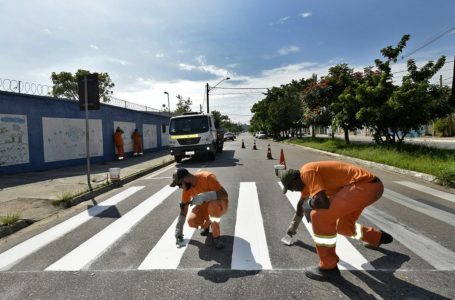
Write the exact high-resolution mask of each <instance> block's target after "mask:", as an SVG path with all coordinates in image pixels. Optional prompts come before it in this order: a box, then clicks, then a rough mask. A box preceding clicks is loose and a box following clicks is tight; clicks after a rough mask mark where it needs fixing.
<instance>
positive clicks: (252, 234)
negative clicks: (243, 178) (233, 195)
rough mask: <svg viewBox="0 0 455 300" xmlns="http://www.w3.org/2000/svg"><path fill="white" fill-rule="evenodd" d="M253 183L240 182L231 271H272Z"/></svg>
mask: <svg viewBox="0 0 455 300" xmlns="http://www.w3.org/2000/svg"><path fill="white" fill-rule="evenodd" d="M263 224H264V223H263V220H262V214H261V208H260V206H259V198H258V194H257V189H256V183H254V182H241V183H240V190H239V199H238V206H237V219H236V223H235V234H234V246H233V251H232V261H231V269H234V270H267V269H272V263H271V262H270V256H269V250H268V246H267V240H266V236H265V231H264V226H263Z"/></svg>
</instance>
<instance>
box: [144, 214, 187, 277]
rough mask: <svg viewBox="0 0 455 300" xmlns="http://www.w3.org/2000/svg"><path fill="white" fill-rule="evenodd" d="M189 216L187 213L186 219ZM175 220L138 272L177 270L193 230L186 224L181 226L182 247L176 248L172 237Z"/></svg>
mask: <svg viewBox="0 0 455 300" xmlns="http://www.w3.org/2000/svg"><path fill="white" fill-rule="evenodd" d="M189 215H190V214H189V213H188V214H187V218H188V217H189ZM177 220H178V217H177V218H176V219H175V220H174V222H173V223H172V225H171V226H170V227H169V228H168V230H167V231H166V232H165V233H164V235H163V236H162V237H161V239H160V240H159V241H158V243H157V244H156V245H155V247H153V249H152V250H151V251H150V253H149V254H148V255H147V257H146V258H145V259H144V261H143V262H142V263H141V264H140V266H139V267H138V270H164V269H165V270H169V269H172V270H174V269H177V268H178V266H179V264H180V260H181V259H182V256H183V253H184V252H185V249H186V246H187V245H188V243H189V242H190V240H191V237H192V236H193V233H194V231H195V228H191V227H190V226H188V223H187V222H185V226H183V237H184V239H183V242H184V247H181V248H178V247H177V245H176V243H175V241H176V240H175V236H174V234H175V226H176V225H177ZM185 237H186V238H185Z"/></svg>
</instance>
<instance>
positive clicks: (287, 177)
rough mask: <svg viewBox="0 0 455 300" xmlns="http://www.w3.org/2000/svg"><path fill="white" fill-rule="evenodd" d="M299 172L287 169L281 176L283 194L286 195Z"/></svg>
mask: <svg viewBox="0 0 455 300" xmlns="http://www.w3.org/2000/svg"><path fill="white" fill-rule="evenodd" d="M299 176H300V172H299V171H298V170H293V169H289V170H287V171H285V172H284V173H283V176H281V183H282V184H283V194H286V192H287V191H288V190H290V189H291V186H292V182H293V181H294V180H295V179H297V178H299Z"/></svg>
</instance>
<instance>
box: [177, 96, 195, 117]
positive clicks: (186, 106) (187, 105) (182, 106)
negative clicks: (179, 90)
mask: <svg viewBox="0 0 455 300" xmlns="http://www.w3.org/2000/svg"><path fill="white" fill-rule="evenodd" d="M176 97H177V99H178V100H179V102H178V103H177V109H176V110H175V112H176V113H180V114H181V113H186V112H190V111H191V105H192V104H193V102H192V101H191V100H190V98H189V97H188V99H186V100H185V99H184V98H183V96H181V95H177V96H176Z"/></svg>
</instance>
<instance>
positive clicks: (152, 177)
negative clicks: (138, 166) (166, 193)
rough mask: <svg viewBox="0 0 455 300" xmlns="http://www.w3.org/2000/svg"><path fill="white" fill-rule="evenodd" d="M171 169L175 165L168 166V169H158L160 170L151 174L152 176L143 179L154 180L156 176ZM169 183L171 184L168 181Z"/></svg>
mask: <svg viewBox="0 0 455 300" xmlns="http://www.w3.org/2000/svg"><path fill="white" fill-rule="evenodd" d="M172 168H175V164H172V165H170V166H168V167H165V168H162V169H160V170H158V171H156V172H153V173H152V174H150V175H148V176H146V177H144V178H143V179H156V178H154V177H155V176H156V175H159V174H161V173H164V172H166V171H168V170H170V169H172ZM169 183H171V182H170V181H169Z"/></svg>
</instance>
